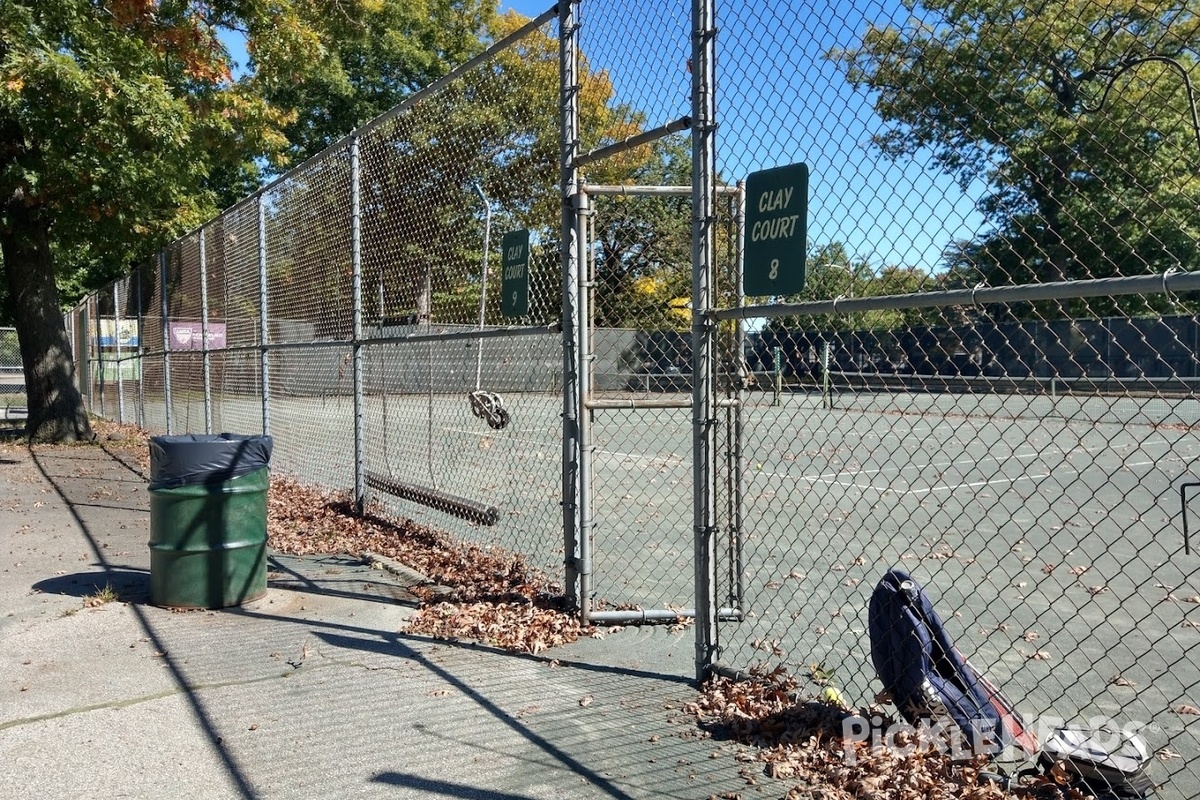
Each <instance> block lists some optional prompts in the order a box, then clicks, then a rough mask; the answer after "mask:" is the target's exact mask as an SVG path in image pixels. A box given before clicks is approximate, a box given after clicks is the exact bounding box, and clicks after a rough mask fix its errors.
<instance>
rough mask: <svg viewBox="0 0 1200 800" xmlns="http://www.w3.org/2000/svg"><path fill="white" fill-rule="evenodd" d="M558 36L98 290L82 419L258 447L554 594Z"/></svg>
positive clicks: (512, 31)
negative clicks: (265, 441)
mask: <svg viewBox="0 0 1200 800" xmlns="http://www.w3.org/2000/svg"><path fill="white" fill-rule="evenodd" d="M555 23H556V16H555V15H554V14H551V13H547V14H544V15H542V17H541V18H539V19H538V20H535V21H530V20H527V19H524V18H521V17H519V16H517V15H507V16H505V17H503V18H501V20H500V21H499V23H498V24H499V30H498V32H497V37H496V42H495V44H493V45H492V46H491V47H489V48H488V49H487V50H486V51H484V52H482V53H481V54H480V55H479V56H477V57H476V58H475V59H473V60H472V61H471V62H470V63H468V64H465V65H463V66H462V67H460V68H458V69H456V70H454V71H453V72H452V73H450V74H449V75H448V76H447V77H446V78H444V79H442V80H441V81H439V82H438V83H437V84H435V85H433V86H431V87H429V88H427V89H425V90H423V91H422V92H420V93H418V94H417V95H415V96H414V97H412V98H410V99H409V100H408V101H406V102H405V103H403V104H402V105H401V106H399V107H398V108H396V109H394V110H393V111H392V112H390V113H389V114H387V115H385V116H384V117H381V118H380V119H377V120H374V121H372V122H371V123H369V124H368V125H366V126H364V127H363V128H361V129H359V130H358V131H357V132H355V133H354V134H353V135H351V136H349V137H347V138H346V139H344V140H343V141H341V142H338V143H336V144H335V145H333V146H331V147H330V148H328V149H327V150H326V151H325V152H324V153H323V154H321V155H319V156H317V157H316V158H314V159H312V160H311V161H309V162H307V163H305V164H304V165H302V166H301V167H299V168H297V169H295V170H293V171H291V172H289V173H287V174H286V175H284V176H282V177H281V178H279V179H278V180H276V181H275V182H274V183H272V184H271V185H269V186H268V187H266V188H265V189H263V190H262V191H261V192H259V193H258V194H256V195H255V196H253V197H251V198H249V199H248V200H246V201H244V202H242V203H240V204H238V205H237V206H235V207H234V208H232V209H230V210H229V211H227V212H225V213H224V214H222V215H221V216H220V217H218V218H217V219H215V220H213V221H212V222H210V223H208V224H206V225H205V226H203V227H202V228H201V229H200V230H198V231H195V232H194V233H192V234H189V235H188V236H185V237H183V238H182V239H180V240H178V241H176V242H174V243H172V244H171V245H170V246H169V247H167V248H166V250H165V251H163V253H162V255H161V258H160V259H159V263H157V264H153V265H148V266H145V267H143V268H141V269H139V270H137V271H135V273H134V274H133V275H132V276H131V277H130V278H128V279H126V280H123V281H120V282H118V283H116V284H113V285H112V286H110V287H108V288H106V289H104V290H102V291H100V292H97V293H96V294H94V295H93V296H91V297H89V298H88V299H87V300H86V301H85V302H84V303H82V304H81V305H80V306H79V307H78V308H77V309H75V310H74V311H73V312H72V315H71V324H72V327H73V330H74V331H75V332H76V333H75V346H76V354H77V356H86V357H83V358H80V364H81V366H80V370H79V379H80V382H81V386H82V387H83V388H84V391H85V392H86V395H87V397H88V398H89V402H90V405H91V407H92V408H93V410H95V411H97V412H98V413H101V414H104V415H106V416H110V417H113V418H115V419H120V420H122V421H125V422H136V423H138V424H142V425H144V426H145V427H146V428H148V429H149V430H151V431H155V432H159V433H183V432H220V431H234V432H242V433H246V432H251V433H254V432H259V431H262V432H264V433H269V434H270V435H272V436H273V437H274V439H275V442H276V446H275V450H274V454H273V458H272V464H273V467H274V468H275V469H276V470H277V471H278V472H280V473H284V474H289V475H292V476H295V477H297V478H299V479H301V480H304V481H306V482H310V483H314V484H318V485H322V486H326V487H330V488H334V489H349V490H353V491H354V492H355V493H356V499H357V500H358V501H359V502H360V503H367V502H372V501H377V502H380V503H383V504H385V505H387V506H390V507H391V508H392V509H393V510H394V511H395V512H396V513H399V514H402V515H404V516H407V517H410V518H413V519H416V520H418V521H422V522H427V523H429V524H432V525H434V526H436V527H438V528H441V529H444V530H449V531H451V532H454V533H457V534H459V535H460V536H462V537H463V538H467V539H471V540H474V541H479V542H481V543H484V544H495V545H501V546H503V547H505V548H507V549H509V550H511V551H513V552H515V553H520V554H522V555H524V556H525V557H526V558H527V559H528V561H529V563H530V564H531V566H534V567H535V568H537V569H539V570H542V571H544V572H546V573H547V574H549V575H550V576H551V577H557V579H558V580H561V575H562V562H563V555H562V551H563V533H562V529H563V525H562V510H561V509H560V508H558V507H557V505H556V503H555V501H556V499H557V498H559V497H560V496H561V495H562V479H561V475H562V445H561V441H562V431H561V428H562V421H561V414H562V408H563V400H562V397H563V377H562V364H563V354H562V353H563V351H562V343H561V339H560V336H559V334H558V330H559V328H558V325H559V309H560V307H561V289H560V286H561V283H562V281H561V274H560V268H559V259H558V257H557V248H558V246H559V234H560V231H559V224H560V220H559V208H560V205H561V203H560V200H559V197H560V192H559V189H558V187H557V183H558V179H559V168H558V163H557V151H558V136H557V131H558V122H557V121H558V113H557V109H558V105H559V96H560V87H559V74H558V73H559V70H558V44H557V40H558V37H557V34H556V32H555V30H554V26H555ZM518 231H524V232H526V233H525V236H524V237H523V238H522V237H518V240H519V241H520V242H521V243H522V244H523V245H524V247H525V252H524V253H523V255H522V254H516V255H514V253H505V252H502V246H507V247H509V248H510V250H511V249H512V248H514V247H516V245H514V244H513V243H512V241H510V239H509V238H508V237H506V234H512V233H514V232H518ZM514 252H515V251H514ZM518 273H520V274H518ZM502 292H503V293H505V294H506V296H504V297H502ZM514 298H515V299H514ZM518 301H519V302H518Z"/></svg>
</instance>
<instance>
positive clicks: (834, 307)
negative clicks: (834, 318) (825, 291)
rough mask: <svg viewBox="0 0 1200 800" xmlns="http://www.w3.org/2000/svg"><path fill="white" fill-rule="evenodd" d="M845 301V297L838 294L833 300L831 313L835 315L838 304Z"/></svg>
mask: <svg viewBox="0 0 1200 800" xmlns="http://www.w3.org/2000/svg"><path fill="white" fill-rule="evenodd" d="M845 299H846V295H844V294H839V295H838V296H837V297H835V298H833V313H835V314H836V313H838V302H840V301H842V300H845Z"/></svg>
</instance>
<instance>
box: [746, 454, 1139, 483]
mask: <svg viewBox="0 0 1200 800" xmlns="http://www.w3.org/2000/svg"><path fill="white" fill-rule="evenodd" d="M1129 447H1130V445H1125V446H1121V447H1115V448H1110V447H1109V446H1108V445H1097V446H1095V447H1081V448H1075V449H1072V450H1063V449H1062V448H1061V447H1058V448H1054V449H1055V450H1056V451H1057V453H1058V455H1060V456H1064V457H1066V458H1069V457H1070V456H1071V455H1072V454H1073V453H1090V452H1092V451H1096V450H1107V449H1113V450H1122V449H1128V448H1129ZM1047 452H1051V451H1050V449H1049V448H1047V449H1045V450H1037V451H1035V452H1032V453H1012V454H1010V455H1006V456H997V455H992V454H991V453H986V454H984V455H982V456H979V457H978V458H971V457H968V458H961V459H952V460H950V461H947V462H944V463H940V464H939V463H937V462H934V461H929V462H927V463H925V464H904V465H899V466H891V467H880V468H879V469H860V470H838V471H837V472H826V473H822V474H820V475H801V476H799V477H800V479H801V480H806V481H809V482H810V483H827V484H830V485H838V486H858V488H860V489H861V488H864V487H862V486H859V485H858V484H856V483H853V482H851V483H846V482H845V481H843V480H838V479H839V478H843V477H847V476H849V477H852V478H856V477H859V476H861V475H879V474H882V473H885V472H895V473H896V474H897V475H899V474H900V473H902V472H904V471H905V470H909V469H916V470H924V469H931V468H932V469H946V468H947V467H954V466H958V465H959V464H978V463H980V462H981V461H986V460H989V459H990V460H992V461H996V462H1000V461H1002V460H1009V459H1014V458H1015V459H1025V458H1036V457H1037V456H1041V455H1044V454H1046V453H1047ZM767 474H768V475H773V476H776V477H781V478H782V477H788V475H787V473H780V472H770V473H767Z"/></svg>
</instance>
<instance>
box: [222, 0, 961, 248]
mask: <svg viewBox="0 0 1200 800" xmlns="http://www.w3.org/2000/svg"><path fill="white" fill-rule="evenodd" d="M550 5H551V3H550V2H548V1H547V0H511V1H510V2H501V4H500V7H501V9H502V10H507V9H510V8H511V9H513V10H515V11H517V12H519V13H521V14H525V15H526V16H530V17H533V16H537V15H538V14H540V13H541V12H543V11H545V10H546V9H548V8H549V7H550ZM690 5H691V4H690V2H688V0H656V2H640V1H639V0H586V1H585V2H584V3H583V4H582V7H583V25H584V27H583V33H582V38H583V49H584V53H585V56H586V57H587V59H588V61H589V65H590V68H591V69H593V70H605V71H606V72H607V73H608V75H609V78H610V80H611V81H612V83H613V86H614V89H615V99H616V100H618V101H620V102H625V103H629V104H630V105H632V106H633V107H635V108H637V109H639V110H641V111H642V112H644V113H645V115H646V117H647V123H646V124H647V125H648V126H654V125H659V124H662V123H665V122H667V121H670V120H673V119H676V118H678V117H680V116H682V115H684V114H687V113H688V110H689V95H690V80H691V78H690V75H689V74H688V70H687V61H688V58H689V56H690V55H691V44H690V40H689V36H688V32H689V30H690V26H689V15H690ZM717 7H718V20H717V21H718V26H719V29H720V33H719V36H718V59H717V68H718V91H717V114H718V123H719V126H720V127H719V129H718V134H717V141H718V152H717V165H718V170H719V171H720V173H721V176H722V178H724V179H725V180H727V181H730V182H732V181H736V180H739V179H743V178H745V177H746V175H748V174H749V173H751V172H754V171H757V170H760V169H766V168H770V167H775V166H781V165H784V164H791V163H796V162H801V161H803V162H805V163H807V164H808V166H809V172H810V179H809V212H808V241H809V247H810V250H811V249H813V248H815V247H819V246H822V245H825V244H828V243H831V242H835V241H836V242H842V243H844V244H845V245H846V246H847V249H848V250H849V252H850V254H851V255H852V256H853V257H854V258H855V259H858V260H863V261H866V262H868V263H869V264H870V265H871V266H872V267H874V268H875V269H879V268H881V267H883V266H889V265H894V266H911V267H920V268H924V269H926V270H933V269H935V268H936V267H937V266H938V262H939V260H940V257H941V253H942V251H943V249H944V248H945V247H946V246H947V245H948V244H950V243H952V242H953V241H955V240H956V239H968V238H971V237H972V236H974V235H976V234H977V233H979V232H980V231H981V230H982V229H983V227H984V223H983V220H982V218H981V216H980V215H979V214H978V213H977V212H976V211H975V202H974V199H975V197H978V196H980V195H982V192H983V187H971V195H973V196H969V195H967V194H964V193H963V192H962V191H961V190H960V189H959V187H958V186H957V185H956V184H955V183H954V181H953V180H951V179H950V178H949V177H947V176H945V175H943V174H941V173H940V172H938V171H937V170H935V169H930V168H929V164H928V163H923V162H922V160H920V159H916V160H905V161H902V162H891V161H889V160H888V159H886V158H884V157H883V156H882V155H881V154H880V153H879V152H878V151H877V150H875V149H874V148H873V147H871V146H870V142H869V139H870V136H871V134H872V133H875V132H878V131H879V130H880V129H881V125H882V123H881V121H880V120H879V119H878V117H876V116H875V114H874V112H873V110H872V108H871V102H870V98H869V97H867V96H866V95H865V94H864V93H862V92H854V91H853V90H852V89H851V88H850V86H849V85H848V84H847V83H846V82H845V80H843V78H842V77H841V75H840V74H839V72H838V70H837V68H836V66H835V65H834V64H833V63H831V62H830V61H828V60H827V59H825V58H824V57H823V54H824V53H826V52H827V51H828V50H829V49H831V48H835V47H852V46H854V45H855V44H856V43H857V42H858V40H859V38H860V37H861V35H862V33H863V31H864V30H865V28H866V26H867V24H868V23H869V22H871V21H876V22H886V21H889V20H890V21H894V22H898V23H903V22H904V21H905V20H906V19H907V17H906V15H907V12H906V11H905V10H904V9H903V7H902V6H901V4H900V3H899V2H897V0H853V2H851V0H800V1H798V0H788V1H787V2H777V3H760V2H743V1H742V0H718V4H717ZM226 42H227V44H228V45H229V46H230V48H231V51H232V54H233V57H234V59H235V61H237V62H239V63H244V62H245V59H246V57H245V51H244V49H243V48H241V47H240V43H239V42H238V41H237V40H236V39H232V40H231V39H227V40H226Z"/></svg>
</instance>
